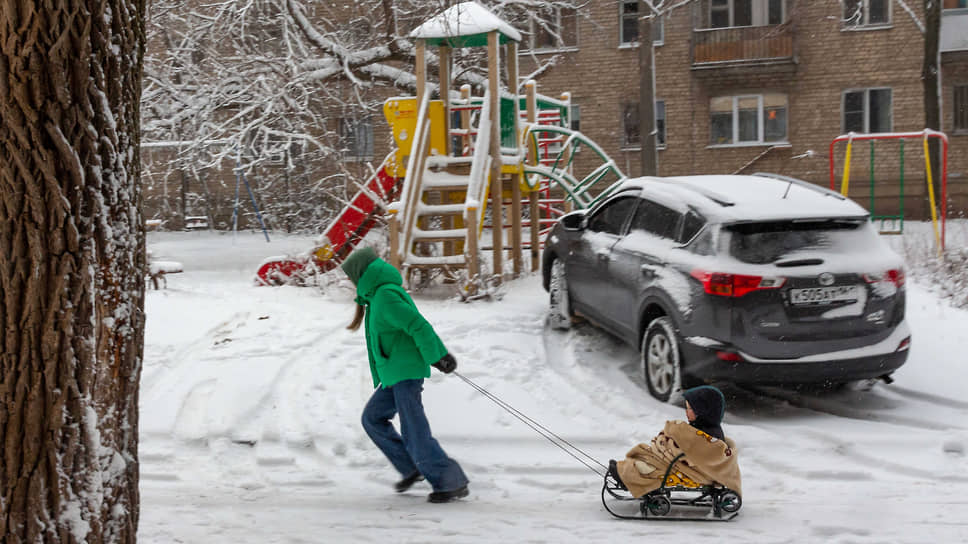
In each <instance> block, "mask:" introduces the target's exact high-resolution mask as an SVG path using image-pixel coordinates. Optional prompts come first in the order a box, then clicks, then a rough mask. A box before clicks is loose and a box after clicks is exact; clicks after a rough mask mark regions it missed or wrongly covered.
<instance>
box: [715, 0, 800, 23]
mask: <svg viewBox="0 0 968 544" xmlns="http://www.w3.org/2000/svg"><path fill="white" fill-rule="evenodd" d="M749 1H750V24H749V25H742V26H737V25H736V0H726V10H725V11H726V18H727V20H728V23H729V24H728V26H713V3H712V1H709V2H707V6H708V9H707V11H706V16H707V17H708V19H707V20H708V21H709V25H708V26H709V28H710V29H724V28H749V27H759V26H777V25H782V24H783V23H785V22H786V21H787V16H788V14H789V8H788V7H787V1H788V0H781V1H780V22H779V23H771V22H770V1H769V0H749Z"/></svg>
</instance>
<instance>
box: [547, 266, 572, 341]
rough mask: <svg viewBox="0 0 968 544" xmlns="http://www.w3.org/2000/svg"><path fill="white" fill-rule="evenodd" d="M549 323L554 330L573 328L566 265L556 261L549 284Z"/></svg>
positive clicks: (552, 267)
mask: <svg viewBox="0 0 968 544" xmlns="http://www.w3.org/2000/svg"><path fill="white" fill-rule="evenodd" d="M548 302H549V303H548V323H549V324H550V325H551V328H552V329H559V330H565V329H569V328H571V315H572V313H571V303H570V301H569V300H568V280H567V278H565V263H563V262H562V261H561V259H555V260H554V261H553V262H552V263H551V279H550V281H549V282H548Z"/></svg>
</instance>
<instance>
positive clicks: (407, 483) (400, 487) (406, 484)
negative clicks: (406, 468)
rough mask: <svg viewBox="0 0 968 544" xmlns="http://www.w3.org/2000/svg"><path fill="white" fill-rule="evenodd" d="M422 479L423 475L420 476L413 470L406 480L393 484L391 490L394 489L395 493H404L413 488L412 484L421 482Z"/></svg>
mask: <svg viewBox="0 0 968 544" xmlns="http://www.w3.org/2000/svg"><path fill="white" fill-rule="evenodd" d="M423 479H424V477H423V474H420V472H419V471H417V470H415V471H413V474H411V475H410V476H407V477H406V478H404V479H402V480H400V481H399V482H397V483H395V484H393V489H396V490H397V493H403V492H404V491H406V490H408V489H410V488H411V487H413V484H415V483H417V482H420V481H423Z"/></svg>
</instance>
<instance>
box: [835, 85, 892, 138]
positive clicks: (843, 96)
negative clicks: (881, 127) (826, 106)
mask: <svg viewBox="0 0 968 544" xmlns="http://www.w3.org/2000/svg"><path fill="white" fill-rule="evenodd" d="M871 91H889V92H890V97H891V109H890V112H889V115H888V117H889V119H890V121H889V122H888V125H889V126H888V127H887V130H885V131H878V132H871V130H870V127H871V109H870V96H871ZM859 92H863V93H864V110H863V112H864V130H863V131H861V132H857V134H885V133H888V132H894V89H893V88H892V87H861V88H852V89H844V90H843V91H841V93H840V133H841V134H847V132H849V131H848V130H847V122H846V121H847V119H846V118H845V115H846V112H845V111H844V108H845V106H846V104H847V95H848V94H849V93H859ZM855 132H856V131H855Z"/></svg>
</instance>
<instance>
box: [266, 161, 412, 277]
mask: <svg viewBox="0 0 968 544" xmlns="http://www.w3.org/2000/svg"><path fill="white" fill-rule="evenodd" d="M392 157H393V153H391V154H390V155H389V156H388V157H387V158H386V160H384V161H383V164H381V165H380V168H379V170H377V173H376V175H375V176H373V178H371V179H370V180H369V181H368V182H367V184H366V185H364V186H363V187H362V188H360V190H359V191H358V192H357V193H356V194H355V195H354V196H353V198H352V199H351V200H350V202H349V203H348V204H347V205H346V207H344V208H343V209H342V210H341V211H340V213H339V215H337V216H336V220H335V221H333V223H331V224H330V225H329V228H327V229H326V231H325V232H324V233H323V236H322V238H321V240H320V243H319V245H318V246H316V247H315V248H313V250H312V251H311V252H310V253H309V254H308V255H301V256H294V257H290V256H282V257H269V258H267V259H266V260H265V261H263V262H262V265H261V266H259V270H258V272H256V278H255V281H256V283H257V284H259V285H283V284H286V283H290V282H299V281H300V280H302V279H303V278H306V277H308V276H309V275H311V274H313V273H320V272H328V271H329V270H332V269H333V268H336V266H337V265H338V264H340V263H341V262H343V259H345V258H346V257H347V256H348V255H349V254H350V252H351V251H353V249H354V248H355V247H356V245H357V244H358V243H359V242H360V240H362V239H363V237H364V236H366V233H367V232H369V230H370V229H371V228H372V227H373V225H374V224H375V223H376V221H377V217H378V216H379V215H380V214H382V213H383V207H382V206H385V205H386V203H388V202H392V201H393V200H394V199H395V198H396V197H397V193H398V192H399V191H400V186H401V185H402V183H401V182H402V181H403V178H402V177H401V178H398V177H395V176H394V175H393V168H392Z"/></svg>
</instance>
